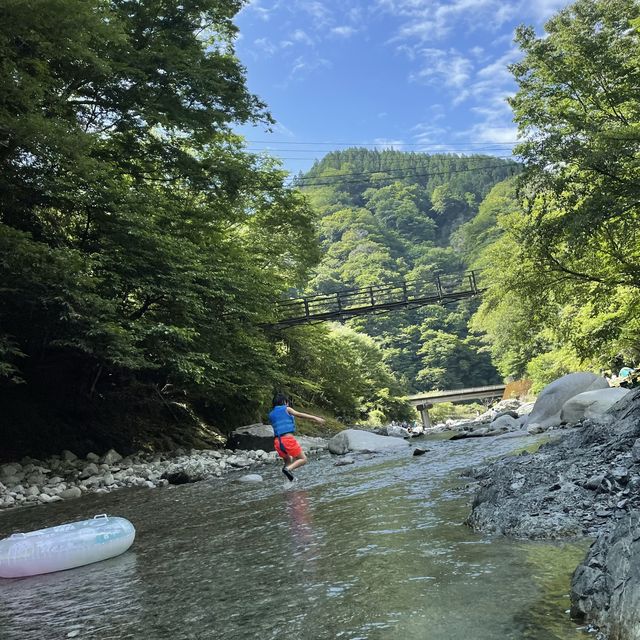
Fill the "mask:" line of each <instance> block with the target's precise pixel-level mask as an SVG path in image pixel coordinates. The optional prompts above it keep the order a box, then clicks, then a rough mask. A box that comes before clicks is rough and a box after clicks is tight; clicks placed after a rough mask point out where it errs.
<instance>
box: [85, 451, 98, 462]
mask: <svg viewBox="0 0 640 640" xmlns="http://www.w3.org/2000/svg"><path fill="white" fill-rule="evenodd" d="M86 459H87V460H88V461H89V462H100V456H98V455H96V454H95V453H87V455H86Z"/></svg>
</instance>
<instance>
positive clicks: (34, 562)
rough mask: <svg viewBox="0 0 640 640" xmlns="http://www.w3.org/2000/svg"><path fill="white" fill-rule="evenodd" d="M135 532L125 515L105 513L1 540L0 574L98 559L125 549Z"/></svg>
mask: <svg viewBox="0 0 640 640" xmlns="http://www.w3.org/2000/svg"><path fill="white" fill-rule="evenodd" d="M135 536H136V531H135V529H134V527H133V525H132V524H131V523H130V522H129V521H128V520H126V519H125V518H110V517H108V516H107V515H105V514H103V515H100V516H95V517H94V518H93V519H92V520H81V521H80V522H72V523H70V524H62V525H60V526H57V527H49V528H48V529H40V530H39V531H30V532H29V533H14V534H13V535H12V536H11V537H10V538H5V539H4V540H0V577H1V578H22V577H24V576H33V575H37V574H40V573H51V572H52V571H62V570H64V569H72V568H73V567H80V566H82V565H84V564H90V563H92V562H99V561H100V560H106V559H107V558H113V557H114V556H117V555H120V554H121V553H124V552H125V551H126V550H127V549H128V548H129V547H130V546H131V545H132V544H133V540H134V538H135Z"/></svg>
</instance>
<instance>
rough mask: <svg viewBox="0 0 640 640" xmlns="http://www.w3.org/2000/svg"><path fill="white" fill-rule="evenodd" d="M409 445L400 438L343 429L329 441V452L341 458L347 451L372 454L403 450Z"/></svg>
mask: <svg viewBox="0 0 640 640" xmlns="http://www.w3.org/2000/svg"><path fill="white" fill-rule="evenodd" d="M408 446H409V443H408V442H407V441H405V440H402V439H400V438H393V437H389V436H378V435H376V434H375V433H369V432H367V431H360V430H359V429H345V430H344V431H341V432H340V433H338V434H337V435H335V436H333V438H331V440H329V444H328V447H329V451H330V452H331V453H335V454H336V455H338V456H342V455H344V454H345V453H347V452H349V451H360V452H362V453H365V452H369V453H374V452H378V451H389V450H392V449H401V448H402V449H404V448H406V447H408Z"/></svg>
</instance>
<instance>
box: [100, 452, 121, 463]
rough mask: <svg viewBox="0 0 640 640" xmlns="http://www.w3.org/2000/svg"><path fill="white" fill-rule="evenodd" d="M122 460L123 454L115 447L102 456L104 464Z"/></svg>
mask: <svg viewBox="0 0 640 640" xmlns="http://www.w3.org/2000/svg"><path fill="white" fill-rule="evenodd" d="M120 460H122V456H121V455H120V454H119V453H118V452H117V451H116V450H115V449H109V451H107V453H105V454H104V455H103V456H102V463H103V464H108V465H111V464H114V463H115V462H120Z"/></svg>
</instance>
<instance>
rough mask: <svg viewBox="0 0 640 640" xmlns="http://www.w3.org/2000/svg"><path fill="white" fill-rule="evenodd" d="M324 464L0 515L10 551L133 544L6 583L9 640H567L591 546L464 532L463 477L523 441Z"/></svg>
mask: <svg viewBox="0 0 640 640" xmlns="http://www.w3.org/2000/svg"><path fill="white" fill-rule="evenodd" d="M421 444H422V445H424V444H426V446H428V447H429V448H431V451H430V452H429V453H427V454H426V455H424V456H421V457H413V456H411V455H409V453H410V451H409V449H408V447H407V451H402V452H396V453H393V454H388V455H380V456H375V457H374V456H364V457H362V458H360V459H358V460H357V462H356V464H354V465H350V466H344V467H334V466H333V462H334V461H333V460H332V459H331V458H330V457H329V456H327V457H323V458H320V459H315V460H312V461H311V463H310V464H309V465H308V466H307V467H306V468H305V469H303V470H301V471H300V472H299V473H298V480H297V482H296V483H294V485H292V486H290V487H289V486H285V484H284V482H283V480H282V476H281V474H280V471H279V468H277V467H276V466H273V467H268V468H261V469H260V470H259V473H261V474H262V475H263V477H264V478H265V482H264V483H262V484H259V485H251V484H244V483H239V482H235V481H234V480H233V479H232V477H227V478H226V479H224V480H216V481H211V482H202V483H198V484H195V485H184V486H180V487H174V488H167V489H161V490H144V489H140V490H122V491H119V492H115V493H112V494H108V495H102V496H91V497H88V498H83V499H81V500H78V501H75V502H74V501H71V502H67V503H55V504H52V505H46V506H42V507H35V508H32V509H22V510H16V511H11V512H5V513H3V514H1V515H0V538H3V537H5V536H7V535H10V534H11V533H13V532H15V531H27V530H32V529H39V528H43V527H46V526H51V525H54V524H59V523H62V522H66V521H71V520H76V519H82V518H86V517H91V516H92V515H94V514H96V513H104V512H107V513H109V514H110V515H120V516H124V517H126V518H129V519H130V520H131V521H132V522H133V523H134V525H135V526H136V529H137V539H136V542H135V543H134V546H133V547H132V548H131V550H130V551H128V552H127V553H126V554H124V555H122V556H120V557H118V558H113V559H111V560H107V561H105V562H101V563H97V564H94V565H89V566H86V567H81V568H78V569H73V570H70V571H64V572H60V573H55V574H49V575H44V576H34V577H31V578H23V579H15V580H2V579H0V638H2V640H36V639H37V640H48V639H56V640H57V639H59V638H67V637H70V638H73V637H76V638H92V639H93V638H99V639H106V640H108V639H118V640H121V639H125V638H135V639H143V638H144V639H146V638H151V639H152V640H163V639H165V638H167V639H168V638H172V639H173V638H176V639H190V640H195V639H209V638H211V639H214V638H215V639H223V640H248V639H251V640H253V639H256V638H259V639H260V640H268V639H272V638H273V639H275V638H278V639H283V638H291V639H294V638H295V639H303V640H316V639H317V640H327V639H333V638H340V639H344V640H364V639H367V640H387V639H389V640H391V639H393V640H397V639H399V640H445V639H446V640H485V639H487V640H488V639H492V640H494V639H496V640H508V639H513V640H552V639H559V640H565V639H568V638H575V639H578V640H579V639H580V638H582V639H583V640H584V638H585V637H586V635H583V633H584V632H583V631H581V630H579V629H578V628H577V626H576V624H575V623H573V622H572V621H571V620H570V619H569V617H568V615H567V613H566V610H567V609H568V606H569V601H568V596H567V593H568V590H569V579H570V575H571V572H572V570H573V568H574V567H575V566H576V565H577V563H578V561H579V560H580V559H581V558H582V556H583V555H584V552H585V549H586V547H587V545H588V541H581V542H578V543H572V544H562V545H558V544H548V543H544V544H541V543H531V542H515V541H507V540H504V539H489V538H486V537H483V536H481V535H477V534H474V533H473V532H471V531H470V530H469V529H468V528H467V527H465V526H464V525H463V524H462V521H463V519H464V517H465V516H466V514H467V513H468V509H469V502H470V497H471V496H470V493H469V492H468V491H460V486H461V483H462V481H461V480H459V479H458V477H457V476H458V474H457V473H456V471H459V470H460V468H462V467H466V466H469V465H475V464H479V463H481V462H482V461H483V460H486V459H487V458H488V457H490V456H495V455H499V454H501V453H505V452H508V451H510V450H513V449H514V448H516V447H517V446H519V445H521V444H522V441H519V440H511V441H509V440H503V441H500V440H493V439H490V440H483V439H474V440H465V441H458V442H443V441H432V442H427V443H425V442H422V443H421Z"/></svg>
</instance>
